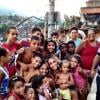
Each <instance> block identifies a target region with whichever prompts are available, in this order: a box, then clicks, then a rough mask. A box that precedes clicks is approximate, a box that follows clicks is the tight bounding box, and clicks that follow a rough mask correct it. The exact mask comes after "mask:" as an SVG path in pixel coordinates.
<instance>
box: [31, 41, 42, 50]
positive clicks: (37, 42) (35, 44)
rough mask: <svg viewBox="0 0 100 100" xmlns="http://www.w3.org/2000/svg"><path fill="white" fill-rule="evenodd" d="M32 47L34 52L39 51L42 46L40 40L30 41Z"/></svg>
mask: <svg viewBox="0 0 100 100" xmlns="http://www.w3.org/2000/svg"><path fill="white" fill-rule="evenodd" d="M30 47H31V49H32V51H33V52H35V51H37V50H38V49H39V47H40V41H39V40H32V41H31V43H30Z"/></svg>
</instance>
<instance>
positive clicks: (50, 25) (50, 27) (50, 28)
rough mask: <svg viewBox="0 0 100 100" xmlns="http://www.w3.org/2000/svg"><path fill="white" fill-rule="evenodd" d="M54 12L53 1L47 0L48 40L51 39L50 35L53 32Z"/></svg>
mask: <svg viewBox="0 0 100 100" xmlns="http://www.w3.org/2000/svg"><path fill="white" fill-rule="evenodd" d="M54 12H55V0H49V12H48V38H50V37H51V33H52V32H53V31H54V30H55V22H54Z"/></svg>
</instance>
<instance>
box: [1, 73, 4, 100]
mask: <svg viewBox="0 0 100 100" xmlns="http://www.w3.org/2000/svg"><path fill="white" fill-rule="evenodd" d="M3 77H4V74H3V73H2V71H0V85H1V83H2V80H3ZM0 100H3V98H2V96H1V93H0Z"/></svg>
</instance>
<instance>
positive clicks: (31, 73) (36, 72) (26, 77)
mask: <svg viewBox="0 0 100 100" xmlns="http://www.w3.org/2000/svg"><path fill="white" fill-rule="evenodd" d="M35 75H39V71H37V70H36V71H34V72H33V71H31V72H30V71H29V72H28V75H27V76H25V77H24V79H25V81H26V82H27V83H28V82H29V80H30V79H31V78H32V77H34V76H35Z"/></svg>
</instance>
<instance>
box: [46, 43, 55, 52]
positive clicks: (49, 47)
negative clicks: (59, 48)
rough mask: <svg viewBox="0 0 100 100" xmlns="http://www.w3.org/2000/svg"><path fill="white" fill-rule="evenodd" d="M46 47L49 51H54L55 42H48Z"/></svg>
mask: <svg viewBox="0 0 100 100" xmlns="http://www.w3.org/2000/svg"><path fill="white" fill-rule="evenodd" d="M47 49H48V51H49V52H50V53H52V52H54V50H55V44H54V43H53V42H49V43H48V45H47Z"/></svg>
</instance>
